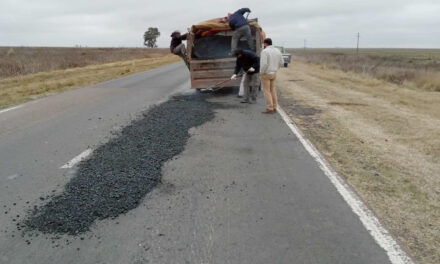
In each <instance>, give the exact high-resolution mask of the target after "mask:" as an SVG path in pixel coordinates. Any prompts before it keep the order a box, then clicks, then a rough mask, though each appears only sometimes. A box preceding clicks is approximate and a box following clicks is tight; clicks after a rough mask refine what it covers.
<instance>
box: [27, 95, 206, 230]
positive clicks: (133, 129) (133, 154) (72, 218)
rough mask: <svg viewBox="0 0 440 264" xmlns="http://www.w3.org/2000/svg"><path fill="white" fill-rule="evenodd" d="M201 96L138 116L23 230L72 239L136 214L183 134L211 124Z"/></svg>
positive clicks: (34, 212) (183, 140) (179, 149)
mask: <svg viewBox="0 0 440 264" xmlns="http://www.w3.org/2000/svg"><path fill="white" fill-rule="evenodd" d="M206 96H207V95H204V94H193V95H182V96H177V97H174V98H172V99H171V100H169V101H167V102H165V103H163V104H160V105H157V106H154V107H153V108H151V109H150V110H148V111H147V112H145V113H143V117H142V118H140V119H139V120H136V121H133V122H132V123H131V124H130V125H129V126H127V127H125V128H124V129H123V130H122V131H121V133H120V135H119V136H117V137H116V138H113V139H111V140H110V141H109V142H108V143H106V144H104V145H101V146H100V147H98V148H97V149H96V150H95V151H94V152H93V155H92V156H91V157H90V158H89V159H87V160H85V161H83V162H81V163H80V164H79V166H78V170H77V172H76V174H75V176H74V177H73V178H72V179H71V180H70V182H69V183H68V184H67V185H66V186H65V189H64V191H63V192H62V193H61V194H59V195H57V196H54V197H52V199H50V201H49V202H47V203H46V204H44V205H42V206H40V207H36V208H34V209H33V210H32V211H30V214H29V216H28V217H27V219H26V220H24V225H25V226H26V229H27V230H38V231H41V232H43V233H51V234H69V235H77V234H81V233H84V232H86V231H88V230H90V227H91V225H92V224H93V223H94V222H95V221H96V220H100V219H105V218H109V217H112V218H114V217H117V216H118V215H120V214H124V213H126V212H128V211H129V210H131V209H134V208H136V207H137V206H138V205H139V204H140V203H141V201H142V199H143V198H144V197H145V195H146V194H147V193H148V192H150V191H151V190H152V189H153V188H154V187H156V186H157V185H158V184H159V183H160V181H161V177H162V175H161V166H162V164H163V163H164V162H166V161H167V160H169V159H171V158H173V157H174V156H176V155H178V154H179V153H181V152H182V151H183V149H184V147H185V144H186V142H187V139H188V138H189V136H190V135H189V133H188V130H189V129H190V128H192V127H196V126H199V125H202V124H203V123H205V122H207V121H209V120H212V119H213V118H214V109H213V107H214V104H212V103H209V102H207V101H206V100H205V99H206Z"/></svg>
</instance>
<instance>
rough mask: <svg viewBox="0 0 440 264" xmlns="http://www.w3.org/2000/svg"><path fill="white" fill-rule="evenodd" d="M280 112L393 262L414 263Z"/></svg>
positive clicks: (279, 109)
mask: <svg viewBox="0 0 440 264" xmlns="http://www.w3.org/2000/svg"><path fill="white" fill-rule="evenodd" d="M277 110H278V113H279V114H280V116H281V117H282V118H283V120H284V122H286V124H287V126H288V127H289V128H290V130H292V132H293V133H294V134H295V135H296V137H297V138H298V139H299V140H300V141H301V143H302V145H303V146H304V147H305V149H306V150H307V151H308V152H309V153H310V155H311V156H312V157H313V158H314V159H315V160H316V161H317V162H318V164H319V167H320V168H321V169H322V171H323V172H324V174H325V175H326V176H327V177H328V178H329V179H330V181H331V183H332V184H333V185H334V186H335V187H336V189H337V190H338V192H339V193H340V194H341V196H342V197H343V198H344V200H345V201H346V202H347V204H348V205H349V206H350V208H351V210H352V211H353V212H354V213H355V214H356V215H357V216H358V217H359V219H360V220H361V222H362V224H363V225H364V227H365V228H366V229H367V230H368V231H369V232H370V234H371V236H372V237H373V238H374V240H375V241H376V242H377V243H378V244H379V246H381V247H382V248H383V249H384V250H385V252H386V253H387V255H388V258H389V259H390V261H391V263H393V264H413V263H414V262H413V261H412V260H411V258H410V257H409V256H408V255H407V254H406V253H405V252H404V251H403V250H402V249H401V248H400V246H399V245H398V244H397V242H396V241H395V240H394V238H393V237H392V236H391V235H390V233H389V232H388V231H387V230H386V229H385V228H384V227H383V226H382V225H381V223H380V222H379V220H378V219H377V217H376V216H375V215H374V214H373V212H372V211H371V210H370V209H368V207H367V206H366V205H365V204H364V203H363V202H362V201H361V199H360V198H359V197H358V195H357V194H355V193H354V192H353V191H352V190H351V189H350V187H349V186H348V185H347V183H345V181H344V180H343V179H342V178H341V176H339V174H337V173H336V172H335V171H334V170H333V169H332V168H331V166H330V165H329V163H328V162H327V161H326V160H325V159H324V157H323V156H322V155H321V154H320V153H319V151H318V150H317V149H316V148H315V146H313V144H312V143H311V142H310V141H309V140H308V139H306V138H305V137H304V135H303V134H302V132H301V131H300V130H299V128H298V127H297V126H296V125H295V123H294V122H293V121H292V120H291V119H290V117H289V116H288V115H287V114H286V112H284V110H283V109H282V108H281V107H279V106H278V108H277Z"/></svg>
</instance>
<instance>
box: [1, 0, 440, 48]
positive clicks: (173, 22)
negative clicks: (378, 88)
mask: <svg viewBox="0 0 440 264" xmlns="http://www.w3.org/2000/svg"><path fill="white" fill-rule="evenodd" d="M240 7H249V8H251V9H252V14H251V17H255V16H257V17H259V19H260V22H261V25H262V26H263V28H264V30H265V31H266V33H267V34H268V36H271V37H273V38H274V40H276V41H277V42H278V43H284V45H286V46H290V47H299V46H302V43H303V40H304V38H306V39H307V41H308V43H309V46H311V47H335V46H338V47H352V46H353V45H354V44H355V34H356V33H357V32H361V44H363V45H365V47H425V48H435V47H439V44H440V34H439V28H440V16H438V15H437V14H438V13H439V12H440V3H439V2H438V1H432V0H419V1H417V2H414V1H409V0H402V1H397V0H381V1H378V0H370V1H368V2H367V1H356V0H351V1H348V0H340V1H335V0H314V1H313V0H296V1H279V0H273V1H267V0H266V1H261V0H255V1H252V2H251V1H231V0H227V1H222V2H219V1H208V0H205V1H201V0H196V1H191V2H178V1H170V0H164V1H137V0H127V1H123V2H122V1H112V0H107V1H104V0H98V1H90V0H88V1H86V0H78V1H75V2H70V1H69V2H66V1H55V0H40V1H29V0H15V1H12V0H3V1H2V2H1V3H0V45H39V46H74V45H76V44H79V45H87V46H141V45H142V35H143V32H144V31H145V30H146V29H147V28H148V27H149V26H157V27H159V30H160V31H161V33H162V35H161V37H160V38H159V39H158V44H159V46H162V47H167V46H168V44H169V33H170V32H171V31H173V30H174V29H179V30H182V31H184V30H186V28H187V27H190V26H191V25H192V24H194V23H197V22H199V21H202V20H206V19H209V18H213V17H220V16H225V15H226V14H227V12H232V11H235V10H236V9H238V8H240Z"/></svg>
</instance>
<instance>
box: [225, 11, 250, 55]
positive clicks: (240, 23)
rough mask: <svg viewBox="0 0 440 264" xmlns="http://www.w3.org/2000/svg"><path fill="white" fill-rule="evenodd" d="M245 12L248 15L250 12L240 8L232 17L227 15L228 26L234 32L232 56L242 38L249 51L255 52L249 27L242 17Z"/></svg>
mask: <svg viewBox="0 0 440 264" xmlns="http://www.w3.org/2000/svg"><path fill="white" fill-rule="evenodd" d="M246 12H248V13H250V12H251V10H250V9H249V8H241V9H239V10H237V11H235V12H234V13H233V14H232V15H231V14H228V17H229V26H230V27H231V28H232V30H234V34H233V35H232V42H231V54H232V55H234V52H235V50H236V49H237V46H238V41H240V38H241V37H243V36H244V37H245V38H246V40H247V43H248V45H249V49H250V50H255V47H254V43H253V42H252V35H251V27H250V26H249V23H248V21H247V19H246V18H244V16H243V15H244V14H245V13H246Z"/></svg>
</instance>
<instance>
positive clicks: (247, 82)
mask: <svg viewBox="0 0 440 264" xmlns="http://www.w3.org/2000/svg"><path fill="white" fill-rule="evenodd" d="M234 55H235V57H237V61H236V64H235V70H234V75H232V77H231V80H235V79H237V74H238V73H239V72H240V70H241V69H243V71H244V72H245V74H244V76H243V78H244V84H243V86H244V95H243V100H242V101H241V102H242V103H250V104H251V103H255V102H256V101H257V91H258V87H259V86H260V78H259V72H260V57H258V55H257V54H256V53H255V52H253V51H251V50H241V49H237V50H235V53H234Z"/></svg>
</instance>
